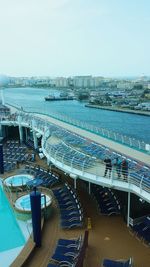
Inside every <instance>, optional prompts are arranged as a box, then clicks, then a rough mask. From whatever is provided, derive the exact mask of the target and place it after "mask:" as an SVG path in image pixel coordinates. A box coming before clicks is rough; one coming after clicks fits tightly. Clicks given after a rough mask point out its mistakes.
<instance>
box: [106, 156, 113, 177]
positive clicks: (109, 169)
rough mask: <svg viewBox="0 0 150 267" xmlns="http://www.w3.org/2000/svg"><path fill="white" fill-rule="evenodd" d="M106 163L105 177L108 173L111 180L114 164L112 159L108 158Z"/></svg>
mask: <svg viewBox="0 0 150 267" xmlns="http://www.w3.org/2000/svg"><path fill="white" fill-rule="evenodd" d="M104 162H105V164H106V167H105V173H104V177H106V175H107V172H109V178H110V176H111V171H112V163H111V159H110V158H106V159H104Z"/></svg>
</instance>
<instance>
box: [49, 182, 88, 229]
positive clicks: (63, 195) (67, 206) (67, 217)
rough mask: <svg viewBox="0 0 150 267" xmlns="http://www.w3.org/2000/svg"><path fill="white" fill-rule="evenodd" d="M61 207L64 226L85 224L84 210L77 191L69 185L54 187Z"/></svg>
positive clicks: (62, 224)
mask: <svg viewBox="0 0 150 267" xmlns="http://www.w3.org/2000/svg"><path fill="white" fill-rule="evenodd" d="M53 193H54V196H55V197H56V199H57V202H58V206H59V209H60V224H61V227H62V228H67V229H71V228H76V227H82V226H83V211H82V208H81V204H80V201H79V199H78V196H77V194H76V192H75V191H74V190H73V189H72V188H71V187H70V186H69V185H68V184H65V185H64V187H61V188H58V189H53Z"/></svg>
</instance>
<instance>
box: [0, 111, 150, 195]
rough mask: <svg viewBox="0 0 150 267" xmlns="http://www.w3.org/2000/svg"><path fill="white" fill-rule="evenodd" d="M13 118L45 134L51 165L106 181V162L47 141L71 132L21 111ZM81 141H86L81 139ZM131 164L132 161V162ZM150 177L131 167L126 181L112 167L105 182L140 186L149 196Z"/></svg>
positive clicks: (44, 142) (46, 148) (78, 174)
mask: <svg viewBox="0 0 150 267" xmlns="http://www.w3.org/2000/svg"><path fill="white" fill-rule="evenodd" d="M14 118H15V120H14V123H15V124H19V123H21V124H22V125H28V127H30V128H34V130H37V131H39V132H40V133H42V135H43V138H42V146H43V151H45V155H46V156H47V157H48V159H49V160H51V161H52V160H53V161H52V162H53V163H54V164H56V165H57V166H58V164H59V166H60V167H61V168H62V169H65V168H68V170H67V171H66V172H68V173H72V174H74V175H77V176H80V177H84V179H85V180H86V177H87V179H88V178H90V179H93V182H96V183H97V182H98V181H99V182H100V181H101V180H102V179H104V178H103V175H104V170H105V166H104V163H103V160H98V159H97V158H96V157H94V156H90V155H87V154H86V153H83V152H82V151H81V150H80V149H79V150H76V149H74V148H73V146H70V145H69V143H68V144H65V143H64V144H63V145H65V147H61V146H59V147H58V148H57V147H53V146H52V144H51V143H50V142H49V140H48V139H49V137H50V136H52V135H54V136H57V137H58V138H60V140H61V139H62V140H63V138H64V136H65V135H66V134H67V135H69V133H68V131H67V132H65V130H64V129H62V128H61V127H59V126H57V125H54V124H52V123H50V122H48V121H46V120H44V119H42V118H39V117H37V116H35V115H33V114H29V113H24V112H20V113H18V114H16V116H15V117H14ZM7 120H8V118H7ZM3 122H4V120H3ZM10 122H12V123H13V121H11V120H10ZM82 139H84V138H83V137H82ZM81 141H82V140H81ZM64 148H65V149H64ZM108 150H109V149H108ZM130 161H132V160H131V159H130ZM134 162H135V161H134ZM143 167H144V166H143ZM145 167H146V166H145ZM146 168H148V167H146ZM133 174H135V175H133ZM149 178H150V177H149ZM149 178H147V177H145V175H144V174H143V173H142V172H141V174H139V173H138V175H137V170H136V169H134V168H129V173H128V178H127V179H126V180H123V177H122V175H121V177H117V173H116V170H115V167H113V169H112V172H111V175H110V177H107V181H106V178H105V181H104V182H106V184H107V183H108V184H110V186H111V185H112V184H113V181H120V182H124V184H125V185H127V184H130V185H135V186H137V187H138V188H139V189H140V192H141V194H142V192H143V191H144V192H147V193H148V194H150V183H149V180H150V179H149ZM126 188H127V186H126ZM127 191H128V188H127Z"/></svg>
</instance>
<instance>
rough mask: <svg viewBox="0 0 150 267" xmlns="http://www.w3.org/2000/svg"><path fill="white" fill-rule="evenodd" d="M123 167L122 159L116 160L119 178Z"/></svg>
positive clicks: (115, 164)
mask: <svg viewBox="0 0 150 267" xmlns="http://www.w3.org/2000/svg"><path fill="white" fill-rule="evenodd" d="M121 165H122V161H121V159H120V158H116V160H115V163H114V166H115V167H116V173H117V176H118V178H121Z"/></svg>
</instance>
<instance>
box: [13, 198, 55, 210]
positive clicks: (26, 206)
mask: <svg viewBox="0 0 150 267" xmlns="http://www.w3.org/2000/svg"><path fill="white" fill-rule="evenodd" d="M43 195H45V194H41V196H43ZM45 197H46V207H48V206H50V205H51V203H52V197H51V196H50V195H45ZM44 201H45V200H44V197H42V198H41V209H43V208H45V202H44ZM15 208H17V209H18V210H20V211H25V212H31V204H30V195H29V194H26V195H24V196H21V197H19V198H18V199H17V200H16V202H15Z"/></svg>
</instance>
